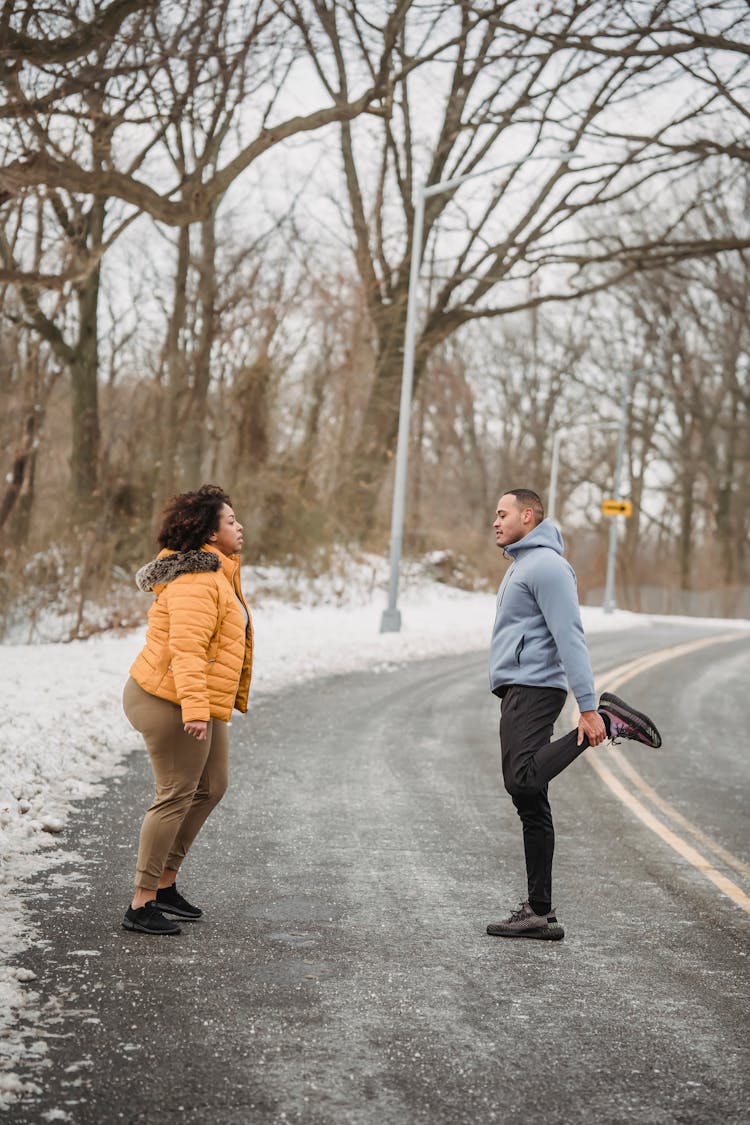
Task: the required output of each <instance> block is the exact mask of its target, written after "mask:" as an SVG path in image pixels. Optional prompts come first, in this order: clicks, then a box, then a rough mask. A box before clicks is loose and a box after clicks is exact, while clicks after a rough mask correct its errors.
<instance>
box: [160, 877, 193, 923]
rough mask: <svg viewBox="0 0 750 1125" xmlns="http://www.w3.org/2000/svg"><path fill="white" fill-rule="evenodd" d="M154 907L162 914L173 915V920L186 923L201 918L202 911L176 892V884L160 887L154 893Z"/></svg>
mask: <svg viewBox="0 0 750 1125" xmlns="http://www.w3.org/2000/svg"><path fill="white" fill-rule="evenodd" d="M156 905H157V906H158V907H159V909H160V910H161V912H162V913H163V914H173V915H174V916H175V918H184V920H185V921H186V922H195V921H197V920H198V918H200V917H202V915H203V911H202V910H201V909H200V907H198V906H192V905H191V904H190V903H189V902H188V900H187V899H186V898H183V897H182V895H181V894H180V892H179V891H178V890H177V884H176V883H173V884H172V886H171V887H160V888H159V890H158V891H157V892H156Z"/></svg>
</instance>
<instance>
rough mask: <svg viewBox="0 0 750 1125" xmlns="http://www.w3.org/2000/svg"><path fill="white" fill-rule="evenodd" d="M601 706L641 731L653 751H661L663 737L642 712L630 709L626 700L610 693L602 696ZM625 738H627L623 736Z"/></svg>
mask: <svg viewBox="0 0 750 1125" xmlns="http://www.w3.org/2000/svg"><path fill="white" fill-rule="evenodd" d="M599 706H600V707H604V708H605V709H606V710H607V711H611V712H612V714H613V715H617V717H618V719H622V720H623V722H625V723H630V725H631V726H632V727H635V729H636V730H637V731H640V733H641V734H642V735H644V736H645V737H646V738H647V739H648V742H647V743H646V745H648V746H650V747H651V749H652V750H658V749H659V747H660V746H661V735H660V734H659V732H658V730H657V729H656V727H655V726H654V724H653V723H652V721H651V719H649V717H648V715H644V714H643V712H642V711H636V709H635V707H630V706H629V704H627V703H626V702H625V700H624V699H620V697H619V695H612V694H611V692H608V691H605V692H604V693H603V694H602V696H601V698H600V700H599ZM623 737H625V736H624V735H623ZM636 741H637V740H636ZM641 745H643V743H641Z"/></svg>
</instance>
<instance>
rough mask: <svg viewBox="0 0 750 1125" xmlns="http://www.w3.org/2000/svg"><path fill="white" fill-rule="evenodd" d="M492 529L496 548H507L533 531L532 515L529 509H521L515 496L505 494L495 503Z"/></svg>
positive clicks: (508, 493)
mask: <svg viewBox="0 0 750 1125" xmlns="http://www.w3.org/2000/svg"><path fill="white" fill-rule="evenodd" d="M492 527H493V529H494V531H495V542H496V543H497V545H498V547H507V546H508V545H509V544H510V543H517V542H518V540H519V539H523V537H524V535H528V534H529V532H530V531H533V530H534V513H533V511H532V509H531V508H522V507H521V506H520V504H519V503H518V501H517V500H516V498H515V496H514V495H513V494H512V493H510V492H506V493H505V494H504V495H503V496H501V497H500V499H499V500H498V502H497V512H496V514H495V522H494V523H493V525H492Z"/></svg>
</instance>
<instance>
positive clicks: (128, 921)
mask: <svg viewBox="0 0 750 1125" xmlns="http://www.w3.org/2000/svg"><path fill="white" fill-rule="evenodd" d="M122 925H123V929H125V930H133V931H134V932H135V933H137V934H154V935H155V936H157V937H170V936H171V935H172V934H181V933H182V930H181V929H180V927H179V926H178V925H177V923H176V922H173V921H172V919H171V918H165V917H164V915H163V914H162V912H161V910H160V909H159V907H158V906H157V904H156V900H155V899H151V901H150V902H147V903H146V905H145V906H139V907H138V908H137V910H134V909H133V907H132V906H129V907H128V908H127V910H126V911H125V917H124V918H123V920H122Z"/></svg>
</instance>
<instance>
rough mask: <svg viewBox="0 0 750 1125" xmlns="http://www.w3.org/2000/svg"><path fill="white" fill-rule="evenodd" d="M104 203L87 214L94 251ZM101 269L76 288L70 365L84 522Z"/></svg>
mask: <svg viewBox="0 0 750 1125" xmlns="http://www.w3.org/2000/svg"><path fill="white" fill-rule="evenodd" d="M104 212H105V206H104V203H103V202H96V203H94V204H93V205H92V207H91V211H90V212H89V214H88V220H87V228H88V238H87V239H86V242H87V246H88V248H89V250H90V251H96V250H97V249H98V248H99V247H100V246H101V244H102V234H103V231H104ZM100 273H101V271H100V269H99V266H97V267H96V268H95V269H93V270H92V271H91V273H90V274H89V276H88V278H87V279H86V281H85V282H83V283H82V284H81V285H80V286H79V288H78V340H77V343H76V346H75V348H74V354H73V358H72V362H71V364H70V378H71V384H72V392H73V393H72V396H71V407H72V441H73V448H72V452H71V479H72V486H73V501H74V504H75V509H76V510H75V512H74V518H75V519H76V520H77V521H80V522H85V521H86V520H87V519H88V518H89V517H90V516H91V514H92V512H93V509H94V506H95V504H96V500H97V498H98V497H99V494H100V493H99V481H100V456H101V433H100V428H99V341H98V337H97V332H98V309H99V283H100Z"/></svg>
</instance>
